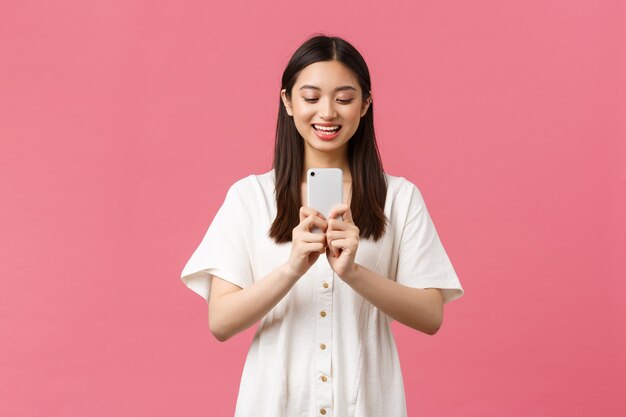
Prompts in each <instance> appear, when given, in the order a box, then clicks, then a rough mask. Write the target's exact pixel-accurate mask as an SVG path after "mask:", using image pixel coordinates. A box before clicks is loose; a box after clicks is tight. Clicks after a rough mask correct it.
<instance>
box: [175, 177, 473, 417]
mask: <svg viewBox="0 0 626 417" xmlns="http://www.w3.org/2000/svg"><path fill="white" fill-rule="evenodd" d="M385 175H386V177H387V182H388V191H387V198H386V201H385V215H386V216H387V218H388V219H389V220H390V221H389V224H388V226H387V227H388V228H387V231H386V234H385V235H384V237H382V238H381V239H379V240H378V242H374V241H373V239H361V240H360V241H359V247H358V249H357V254H356V258H355V261H356V262H357V263H358V264H360V265H363V266H365V267H366V268H368V269H370V270H372V271H375V272H376V273H378V274H380V275H382V276H384V277H387V278H388V279H393V280H395V281H396V282H399V283H401V284H403V285H406V286H409V287H415V288H429V287H430V288H441V289H442V292H443V297H444V303H448V302H450V301H452V300H455V299H457V298H459V297H461V296H462V295H463V293H464V291H463V288H462V287H461V284H460V282H459V279H458V277H457V275H456V273H455V270H454V268H453V266H452V264H451V263H450V260H449V258H448V256H447V254H446V252H445V250H444V247H443V245H442V243H441V241H440V239H439V236H438V234H437V231H436V230H435V226H434V224H433V222H432V220H431V218H430V215H429V213H428V210H427V208H426V205H425V203H424V200H423V198H422V194H421V193H420V191H419V190H418V188H417V187H416V186H415V185H414V184H413V183H411V182H410V181H408V180H406V179H405V178H404V177H396V176H392V175H389V174H385ZM275 217H276V201H275V198H274V170H271V171H269V172H266V173H264V174H261V175H255V174H252V175H249V176H247V177H245V178H242V179H240V180H238V181H236V182H235V183H234V184H233V185H232V186H231V187H230V189H229V190H228V193H227V195H226V198H225V200H224V203H223V205H222V206H221V208H220V209H219V210H218V212H217V214H216V215H215V217H214V219H213V222H212V223H211V225H210V226H209V228H208V230H207V232H206V234H205V236H204V238H203V239H202V241H201V242H200V244H199V246H198V247H197V249H196V250H195V252H194V253H193V255H192V256H191V258H190V259H189V261H188V262H187V264H186V265H185V267H184V269H183V271H182V274H181V279H182V280H183V282H184V283H185V284H186V285H187V287H189V288H190V289H191V290H193V291H194V292H196V293H197V294H199V295H201V296H202V297H203V298H204V299H205V300H207V302H208V298H209V292H210V279H209V274H211V275H216V276H219V277H220V278H223V279H225V280H227V281H229V282H232V283H233V284H236V285H238V286H240V287H242V288H245V287H248V286H250V285H252V284H253V283H254V282H256V281H258V280H260V279H263V277H265V276H267V275H268V274H269V273H270V272H272V271H273V270H274V269H276V268H277V267H278V266H279V265H280V264H282V263H284V262H286V261H287V259H289V254H290V249H291V242H288V243H283V244H275V243H274V242H273V241H272V240H271V239H270V238H269V237H268V236H267V234H268V230H269V228H270V225H271V223H272V222H273V220H274V218H275ZM325 284H326V285H325ZM322 312H323V313H322ZM391 322H392V319H391V318H390V317H389V316H387V315H386V314H384V313H383V312H381V311H380V310H379V309H378V308H376V307H375V306H374V305H373V304H371V303H370V302H369V301H367V300H366V299H364V298H363V297H362V296H361V295H360V294H358V293H357V292H356V291H354V290H353V289H352V288H351V287H350V286H349V285H348V284H346V283H345V282H343V280H342V279H341V278H340V277H338V276H337V275H336V274H335V273H334V272H333V270H332V269H331V267H330V265H329V263H328V260H327V259H326V256H325V255H324V254H322V255H320V257H319V258H318V260H317V261H316V263H315V264H314V265H313V266H311V268H310V269H309V270H308V271H307V272H306V273H305V274H304V275H303V276H302V277H301V278H300V279H299V280H298V281H297V283H296V284H295V285H294V286H293V287H292V288H291V290H290V291H289V292H288V293H287V295H286V296H285V297H284V298H283V299H282V300H281V301H280V302H278V304H276V306H275V307H274V308H273V309H272V310H270V311H269V313H268V314H267V315H265V316H264V317H263V319H262V320H261V322H260V325H259V327H258V330H257V332H256V334H255V335H254V339H253V341H252V344H251V346H250V350H249V352H248V356H247V358H246V362H245V365H244V368H243V373H242V377H241V384H240V387H239V395H238V399H237V404H236V409H235V417H296V416H297V417H320V416H323V417H332V416H337V417H382V416H384V417H404V416H406V402H405V396H404V384H403V378H402V372H401V369H400V362H399V358H398V352H397V349H396V344H395V340H394V337H393V334H392V332H391V328H390V323H391Z"/></svg>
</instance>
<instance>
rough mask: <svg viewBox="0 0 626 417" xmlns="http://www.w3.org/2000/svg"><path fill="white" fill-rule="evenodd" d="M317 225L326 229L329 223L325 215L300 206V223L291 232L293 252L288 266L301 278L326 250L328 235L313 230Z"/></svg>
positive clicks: (323, 229)
mask: <svg viewBox="0 0 626 417" xmlns="http://www.w3.org/2000/svg"><path fill="white" fill-rule="evenodd" d="M313 226H317V227H319V228H320V229H321V230H322V232H324V231H326V228H327V227H328V223H327V222H326V219H324V216H323V215H322V214H321V213H320V212H318V211H317V210H315V209H313V208H310V207H304V206H302V207H300V224H298V225H297V226H296V227H294V229H293V231H292V233H291V254H290V255H289V260H288V261H287V266H288V267H289V270H290V271H291V272H292V274H293V275H296V276H298V278H300V277H301V276H302V275H304V274H305V272H306V271H308V270H309V268H310V267H311V265H313V264H314V263H315V261H317V258H319V256H320V254H322V253H324V252H325V251H326V236H325V235H324V234H323V233H313V232H311V227H313Z"/></svg>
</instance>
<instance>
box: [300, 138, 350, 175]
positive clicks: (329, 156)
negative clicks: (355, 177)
mask: <svg viewBox="0 0 626 417" xmlns="http://www.w3.org/2000/svg"><path fill="white" fill-rule="evenodd" d="M347 151H348V147H347V146H344V147H343V148H341V149H338V150H337V152H334V153H330V152H320V151H318V150H316V149H311V148H305V150H304V167H303V171H302V176H301V177H300V178H303V179H304V181H306V173H307V171H308V170H309V169H311V168H341V170H342V171H343V182H346V183H351V182H352V175H351V173H350V164H349V162H348V152H347Z"/></svg>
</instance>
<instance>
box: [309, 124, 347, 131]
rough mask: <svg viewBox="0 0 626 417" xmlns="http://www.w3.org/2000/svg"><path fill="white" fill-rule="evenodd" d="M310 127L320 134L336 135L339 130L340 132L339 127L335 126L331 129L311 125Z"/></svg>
mask: <svg viewBox="0 0 626 417" xmlns="http://www.w3.org/2000/svg"><path fill="white" fill-rule="evenodd" d="M311 126H313V129H315V130H317V131H318V132H322V133H336V132H338V131H339V130H341V125H336V126H332V127H330V126H329V127H326V126H320V125H316V124H312V125H311Z"/></svg>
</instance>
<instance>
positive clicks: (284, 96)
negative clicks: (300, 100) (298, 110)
mask: <svg viewBox="0 0 626 417" xmlns="http://www.w3.org/2000/svg"><path fill="white" fill-rule="evenodd" d="M280 98H281V99H282V100H283V105H284V106H285V110H286V111H287V114H288V115H289V116H292V117H293V111H292V110H291V101H290V100H289V99H288V98H287V89H285V88H283V89H282V90H280Z"/></svg>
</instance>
